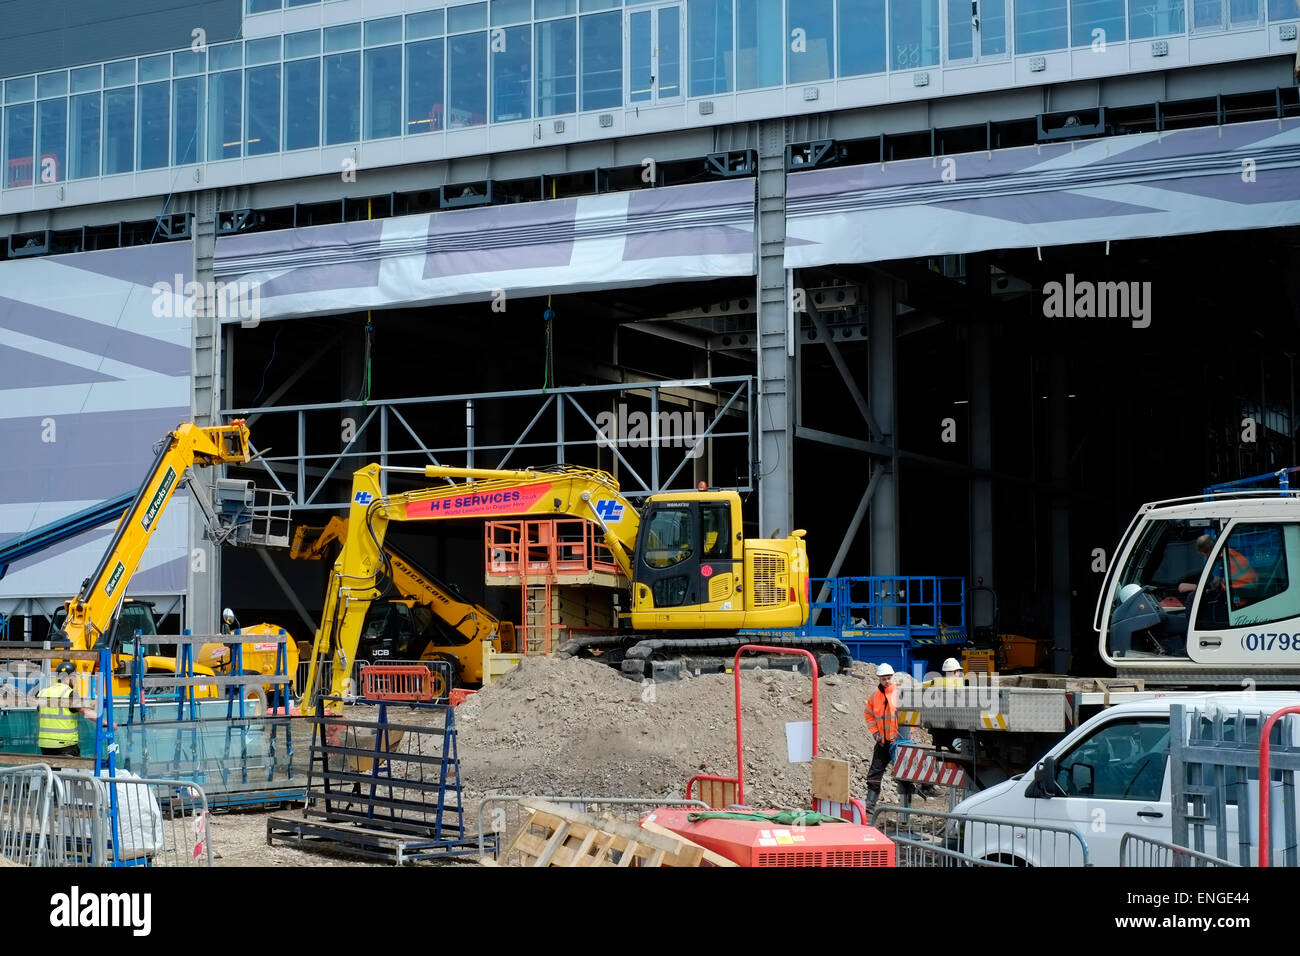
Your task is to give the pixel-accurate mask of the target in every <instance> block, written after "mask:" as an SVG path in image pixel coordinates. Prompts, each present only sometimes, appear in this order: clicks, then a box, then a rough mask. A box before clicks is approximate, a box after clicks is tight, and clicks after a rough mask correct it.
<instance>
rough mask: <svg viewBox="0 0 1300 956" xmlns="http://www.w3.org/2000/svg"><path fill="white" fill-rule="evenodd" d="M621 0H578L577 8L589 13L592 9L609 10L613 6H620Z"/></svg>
mask: <svg viewBox="0 0 1300 956" xmlns="http://www.w3.org/2000/svg"><path fill="white" fill-rule="evenodd" d="M622 2H623V0H580V2H579V4H578V10H579V11H581V12H582V13H590V12H591V11H593V10H611V9H613V8H614V7H617V6H621V5H622Z"/></svg>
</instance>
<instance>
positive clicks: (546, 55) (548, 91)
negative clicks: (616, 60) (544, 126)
mask: <svg viewBox="0 0 1300 956" xmlns="http://www.w3.org/2000/svg"><path fill="white" fill-rule="evenodd" d="M577 110H578V21H577V19H576V18H574V17H569V18H568V19H567V20H550V21H548V22H546V23H539V24H537V115H538V116H558V115H561V114H564V113H576V112H577Z"/></svg>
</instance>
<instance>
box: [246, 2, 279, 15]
mask: <svg viewBox="0 0 1300 956" xmlns="http://www.w3.org/2000/svg"><path fill="white" fill-rule="evenodd" d="M279 9H280V0H248V12H249V13H270V12H271V11H272V10H279Z"/></svg>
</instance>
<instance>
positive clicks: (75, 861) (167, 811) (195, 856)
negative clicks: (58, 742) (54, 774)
mask: <svg viewBox="0 0 1300 956" xmlns="http://www.w3.org/2000/svg"><path fill="white" fill-rule="evenodd" d="M58 776H59V778H60V780H61V781H62V782H63V784H64V790H65V793H64V802H63V804H62V805H61V806H60V810H59V817H60V821H61V830H60V835H61V836H62V838H63V840H64V842H65V846H66V847H67V852H66V862H67V864H68V865H85V866H211V865H212V845H211V842H210V841H209V840H208V835H207V831H208V798H207V794H205V793H204V792H203V788H202V787H199V786H197V785H195V784H193V783H190V782H188V781H185V780H157V779H154V780H151V779H146V778H142V777H130V776H122V775H119V776H116V777H113V778H111V779H110V778H104V777H94V776H91V775H90V774H87V773H80V772H75V771H63V772H61V773H60V774H59V775H58Z"/></svg>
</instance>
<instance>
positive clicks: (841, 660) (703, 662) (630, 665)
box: [559, 633, 853, 680]
mask: <svg viewBox="0 0 1300 956" xmlns="http://www.w3.org/2000/svg"><path fill="white" fill-rule="evenodd" d="M746 644H764V645H767V646H769V647H789V648H799V649H802V650H806V651H810V652H812V655H813V657H814V658H816V660H817V671H818V673H819V674H821V675H826V674H834V673H837V672H839V671H841V670H848V669H849V667H851V666H852V664H853V656H852V655H851V654H850V653H849V649H848V647H847V645H845V644H844V642H843V641H841V640H839V639H838V638H834V637H778V636H775V635H768V634H728V635H718V636H712V637H686V636H681V635H669V634H664V635H662V636H659V635H656V636H648V637H640V639H637V637H635V636H632V637H629V635H627V634H619V633H609V634H595V635H584V636H583V637H580V638H575V639H573V640H571V641H568V642H567V643H565V644H564V645H563V646H561V647H560V649H559V653H560V654H562V655H568V656H571V657H577V656H580V655H583V654H586V653H590V652H591V651H598V652H601V654H602V656H604V657H607V658H608V659H609V663H610V664H611V665H614V666H617V667H618V668H619V669H620V670H621V671H622V673H623V676H625V677H627V678H629V679H631V680H647V679H648V680H676V679H677V678H678V677H680V676H681V674H682V672H683V671H686V672H687V673H691V672H694V673H697V674H699V673H714V672H718V671H722V670H725V669H726V668H728V667H730V666H731V662H732V659H733V658H734V657H735V654H736V651H738V650H739V649H740V648H741V647H743V646H744V645H746ZM623 647H626V650H625V651H623V653H621V654H619V653H617V650H618V649H619V648H623ZM611 652H613V653H611ZM753 659H754V660H755V661H761V660H763V659H764V658H763V656H762V655H755V657H754V658H753ZM768 661H769V662H775V663H777V664H779V665H789V664H790V663H791V659H790V658H789V657H785V656H779V657H777V656H772V657H769V658H768Z"/></svg>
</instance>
